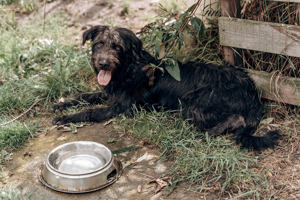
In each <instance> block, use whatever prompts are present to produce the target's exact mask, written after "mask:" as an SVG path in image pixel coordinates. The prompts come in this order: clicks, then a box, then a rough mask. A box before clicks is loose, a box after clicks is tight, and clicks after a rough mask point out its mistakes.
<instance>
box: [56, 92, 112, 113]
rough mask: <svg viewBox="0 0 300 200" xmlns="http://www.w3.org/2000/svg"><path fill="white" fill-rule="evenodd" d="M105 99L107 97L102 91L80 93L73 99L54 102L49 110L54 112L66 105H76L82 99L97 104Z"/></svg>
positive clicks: (64, 107) (66, 106)
mask: <svg viewBox="0 0 300 200" xmlns="http://www.w3.org/2000/svg"><path fill="white" fill-rule="evenodd" d="M106 99H107V97H106V95H105V93H103V92H93V93H91V92H90V93H81V94H79V95H77V96H76V97H75V99H73V100H70V101H66V102H60V103H57V104H54V105H53V106H52V108H51V111H52V112H55V111H56V110H59V111H62V110H64V109H66V108H68V107H71V106H76V105H78V104H80V102H82V101H86V102H88V103H90V104H97V103H101V102H102V101H104V100H106Z"/></svg>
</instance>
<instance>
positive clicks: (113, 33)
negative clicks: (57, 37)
mask: <svg viewBox="0 0 300 200" xmlns="http://www.w3.org/2000/svg"><path fill="white" fill-rule="evenodd" d="M87 40H92V42H93V43H92V63H93V67H94V70H95V72H96V74H97V79H98V83H99V84H100V85H103V86H106V85H108V84H109V82H110V81H111V79H112V77H113V76H117V75H118V74H121V73H123V71H125V70H126V69H125V68H126V67H127V65H129V64H130V63H131V62H133V60H134V58H138V57H139V54H140V52H141V50H142V42H141V41H140V40H139V39H138V38H137V37H136V36H135V34H134V33H133V32H132V31H130V30H128V29H125V28H117V27H109V26H94V27H92V28H90V29H88V30H86V31H85V32H84V33H83V40H82V44H83V45H84V44H85V42H86V41H87Z"/></svg>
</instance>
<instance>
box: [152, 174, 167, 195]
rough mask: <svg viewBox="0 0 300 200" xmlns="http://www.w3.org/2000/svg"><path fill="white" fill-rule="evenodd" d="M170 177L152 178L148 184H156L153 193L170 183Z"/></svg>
mask: <svg viewBox="0 0 300 200" xmlns="http://www.w3.org/2000/svg"><path fill="white" fill-rule="evenodd" d="M171 180H172V178H171V177H163V178H158V179H155V180H152V181H150V182H149V184H153V183H154V184H156V189H155V191H154V193H155V194H157V193H159V192H160V191H161V190H162V189H163V188H165V187H167V186H168V185H171V184H172V181H171Z"/></svg>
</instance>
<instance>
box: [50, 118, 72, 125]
mask: <svg viewBox="0 0 300 200" xmlns="http://www.w3.org/2000/svg"><path fill="white" fill-rule="evenodd" d="M67 123H69V121H68V116H60V117H54V118H53V120H52V124H53V125H62V124H67Z"/></svg>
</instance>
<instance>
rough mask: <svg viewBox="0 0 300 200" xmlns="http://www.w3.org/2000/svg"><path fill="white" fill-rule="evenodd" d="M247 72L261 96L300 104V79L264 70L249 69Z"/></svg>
mask: <svg viewBox="0 0 300 200" xmlns="http://www.w3.org/2000/svg"><path fill="white" fill-rule="evenodd" d="M247 72H248V74H249V76H250V77H251V78H252V80H253V81H254V83H255V85H256V87H257V89H258V90H259V92H260V94H261V97H263V98H266V99H270V100H274V101H277V102H282V103H286V104H291V105H296V106H300V79H298V78H291V77H286V76H280V75H278V74H270V73H267V72H263V71H255V70H247Z"/></svg>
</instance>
